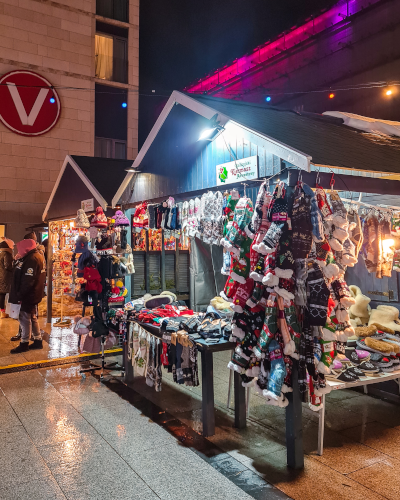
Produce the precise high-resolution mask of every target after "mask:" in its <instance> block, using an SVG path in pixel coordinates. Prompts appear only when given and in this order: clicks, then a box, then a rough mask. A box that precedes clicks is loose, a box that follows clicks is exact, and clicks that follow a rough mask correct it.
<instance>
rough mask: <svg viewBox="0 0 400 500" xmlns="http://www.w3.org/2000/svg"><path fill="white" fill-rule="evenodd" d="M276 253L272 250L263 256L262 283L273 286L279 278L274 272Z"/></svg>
mask: <svg viewBox="0 0 400 500" xmlns="http://www.w3.org/2000/svg"><path fill="white" fill-rule="evenodd" d="M275 265H276V253H275V252H272V253H269V254H268V255H266V256H265V260H264V277H263V279H262V283H263V285H266V286H269V287H274V286H277V285H278V283H279V278H278V276H276V274H275Z"/></svg>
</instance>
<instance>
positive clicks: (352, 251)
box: [341, 238, 358, 267]
mask: <svg viewBox="0 0 400 500" xmlns="http://www.w3.org/2000/svg"><path fill="white" fill-rule="evenodd" d="M357 261H358V259H357V258H356V247H355V246H354V245H353V243H352V241H351V240H350V239H349V238H346V239H345V240H344V242H343V252H342V258H341V263H342V264H344V265H345V266H349V267H354V265H355V264H357Z"/></svg>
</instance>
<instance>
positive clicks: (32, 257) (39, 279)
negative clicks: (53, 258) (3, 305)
mask: <svg viewBox="0 0 400 500" xmlns="http://www.w3.org/2000/svg"><path fill="white" fill-rule="evenodd" d="M17 249H18V253H19V255H20V256H21V259H20V260H19V262H18V263H17V265H16V266H15V269H14V275H13V280H12V285H11V290H10V298H9V302H10V303H12V304H17V303H18V302H21V303H22V305H24V304H30V305H36V304H39V302H41V300H42V299H43V296H44V287H45V283H46V267H45V260H44V257H43V255H42V254H41V253H40V252H39V250H38V249H37V248H36V242H35V241H34V240H31V239H29V240H22V241H20V242H19V243H17Z"/></svg>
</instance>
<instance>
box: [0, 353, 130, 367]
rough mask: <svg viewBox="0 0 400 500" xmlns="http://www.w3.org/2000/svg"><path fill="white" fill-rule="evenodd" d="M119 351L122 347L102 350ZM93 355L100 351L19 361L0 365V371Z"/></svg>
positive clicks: (97, 354)
mask: <svg viewBox="0 0 400 500" xmlns="http://www.w3.org/2000/svg"><path fill="white" fill-rule="evenodd" d="M119 352H122V349H109V350H107V351H104V354H114V353H115V354H117V353H119ZM89 356H90V357H95V356H101V352H99V353H95V352H89V353H82V354H77V355H76V356H66V357H65V358H52V359H43V360H41V361H27V362H26V363H20V364H18V365H7V366H0V371H1V370H6V369H7V370H8V369H10V368H19V367H23V366H33V365H40V364H43V363H54V362H55V361H66V360H69V359H70V360H73V359H77V358H79V359H82V358H87V357H89Z"/></svg>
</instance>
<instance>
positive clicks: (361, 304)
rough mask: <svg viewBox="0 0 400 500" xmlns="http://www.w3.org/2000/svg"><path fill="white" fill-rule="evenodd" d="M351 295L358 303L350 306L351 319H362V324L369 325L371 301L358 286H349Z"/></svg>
mask: <svg viewBox="0 0 400 500" xmlns="http://www.w3.org/2000/svg"><path fill="white" fill-rule="evenodd" d="M349 289H350V293H351V295H352V296H353V297H354V298H355V300H356V302H355V304H353V305H352V306H350V318H352V319H356V318H360V320H361V323H368V319H369V315H370V312H371V307H369V305H368V304H369V303H370V302H371V299H370V298H369V297H367V296H366V295H364V294H363V293H362V291H361V289H360V288H359V287H358V286H355V285H350V286H349Z"/></svg>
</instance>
